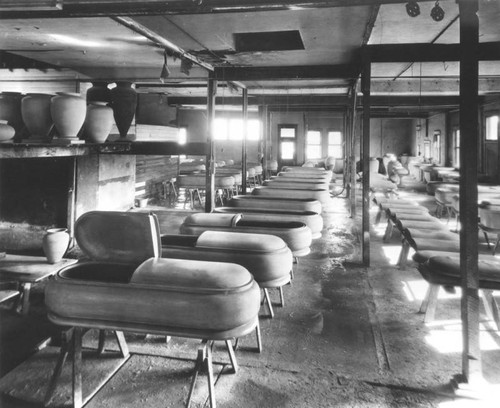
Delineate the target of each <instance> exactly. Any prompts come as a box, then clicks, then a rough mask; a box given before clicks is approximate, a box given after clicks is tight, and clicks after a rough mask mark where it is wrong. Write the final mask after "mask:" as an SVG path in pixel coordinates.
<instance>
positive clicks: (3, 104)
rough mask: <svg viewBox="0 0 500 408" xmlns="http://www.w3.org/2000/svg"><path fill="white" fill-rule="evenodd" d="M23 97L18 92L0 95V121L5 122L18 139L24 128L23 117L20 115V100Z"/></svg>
mask: <svg viewBox="0 0 500 408" xmlns="http://www.w3.org/2000/svg"><path fill="white" fill-rule="evenodd" d="M23 97H24V95H23V94H22V93H20V92H2V93H0V120H6V121H7V124H8V125H9V126H12V127H13V128H14V130H15V132H16V135H15V136H16V137H19V136H20V134H21V131H22V129H23V127H24V122H23V115H22V113H21V100H22V99H23Z"/></svg>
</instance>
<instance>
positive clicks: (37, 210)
mask: <svg viewBox="0 0 500 408" xmlns="http://www.w3.org/2000/svg"><path fill="white" fill-rule="evenodd" d="M72 165H73V159H72V158H57V159H49V158H44V159H24V160H18V159H8V160H0V218H1V220H2V221H8V222H14V223H27V224H31V225H41V226H47V227H49V226H51V227H66V226H67V225H66V224H67V221H66V220H67V211H68V187H69V174H70V169H71V167H72Z"/></svg>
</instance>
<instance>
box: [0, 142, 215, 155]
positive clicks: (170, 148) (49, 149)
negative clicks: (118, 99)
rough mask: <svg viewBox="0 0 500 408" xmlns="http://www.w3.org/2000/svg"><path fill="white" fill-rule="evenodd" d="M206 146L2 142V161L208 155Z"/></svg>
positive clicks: (189, 144)
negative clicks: (105, 155) (117, 155)
mask: <svg viewBox="0 0 500 408" xmlns="http://www.w3.org/2000/svg"><path fill="white" fill-rule="evenodd" d="M206 151H207V148H206V144H205V143H186V144H183V145H180V144H179V143H177V142H170V141H168V142H104V143H84V144H70V145H67V146H64V145H58V144H51V143H40V144H31V143H0V159H28V158H44V157H45V158H50V157H53V158H54V157H74V156H86V155H91V154H131V155H159V156H177V155H193V156H197V155H205V154H206Z"/></svg>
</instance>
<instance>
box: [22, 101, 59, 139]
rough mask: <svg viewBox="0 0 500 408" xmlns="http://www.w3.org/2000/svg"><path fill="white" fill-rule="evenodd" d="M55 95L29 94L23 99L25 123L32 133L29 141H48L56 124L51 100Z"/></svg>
mask: <svg viewBox="0 0 500 408" xmlns="http://www.w3.org/2000/svg"><path fill="white" fill-rule="evenodd" d="M52 96H53V95H49V94H37V93H32V94H27V95H26V96H25V97H24V98H23V99H22V100H21V113H22V117H23V121H24V124H25V125H26V128H27V129H28V132H29V133H30V137H29V139H28V140H29V141H36V142H47V141H48V136H49V132H50V130H51V129H52V126H53V125H54V122H53V121H52V115H51V113H50V100H51V99H52Z"/></svg>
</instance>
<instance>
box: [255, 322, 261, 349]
mask: <svg viewBox="0 0 500 408" xmlns="http://www.w3.org/2000/svg"><path fill="white" fill-rule="evenodd" d="M255 335H256V337H257V352H259V353H261V352H262V336H261V334H260V324H259V322H258V321H257V326H255Z"/></svg>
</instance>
